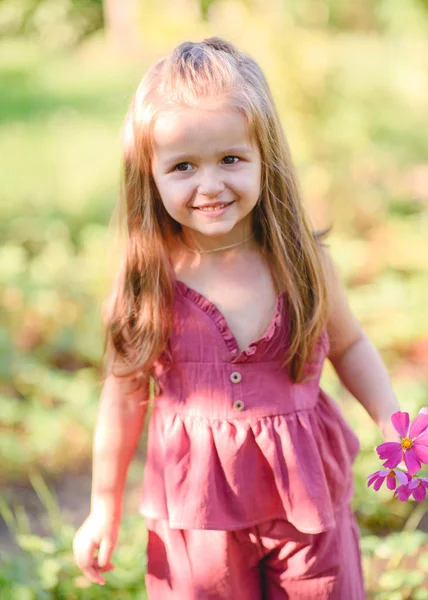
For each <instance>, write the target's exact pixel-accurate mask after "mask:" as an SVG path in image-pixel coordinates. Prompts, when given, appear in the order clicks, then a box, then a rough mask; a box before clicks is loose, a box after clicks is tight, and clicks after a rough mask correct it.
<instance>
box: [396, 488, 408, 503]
mask: <svg viewBox="0 0 428 600" xmlns="http://www.w3.org/2000/svg"><path fill="white" fill-rule="evenodd" d="M410 494H411V490H409V487H408V486H407V485H400V486H399V487H398V488H397V489H396V490H395V492H394V496H397V498H398V499H399V500H400V502H405V501H406V500H408V499H409V497H410Z"/></svg>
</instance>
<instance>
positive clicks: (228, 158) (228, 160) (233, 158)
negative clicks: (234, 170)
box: [223, 156, 239, 165]
mask: <svg viewBox="0 0 428 600" xmlns="http://www.w3.org/2000/svg"><path fill="white" fill-rule="evenodd" d="M223 161H226V164H227V165H235V164H236V162H238V161H239V158H238V157H237V156H225V157H224V158H223ZM235 161H236V162H235Z"/></svg>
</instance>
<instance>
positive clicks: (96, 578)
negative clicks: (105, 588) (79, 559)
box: [82, 567, 105, 585]
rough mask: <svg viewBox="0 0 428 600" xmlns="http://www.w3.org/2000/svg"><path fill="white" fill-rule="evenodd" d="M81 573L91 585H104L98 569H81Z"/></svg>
mask: <svg viewBox="0 0 428 600" xmlns="http://www.w3.org/2000/svg"><path fill="white" fill-rule="evenodd" d="M82 573H83V574H84V575H85V577H87V578H88V579H89V580H90V581H92V582H93V583H99V584H100V585H104V584H105V579H104V578H103V577H101V575H100V573H99V571H98V567H85V568H84V569H82Z"/></svg>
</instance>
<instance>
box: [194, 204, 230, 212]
mask: <svg viewBox="0 0 428 600" xmlns="http://www.w3.org/2000/svg"><path fill="white" fill-rule="evenodd" d="M225 206H227V204H218V205H217V206H206V207H205V208H202V207H199V210H203V211H212V210H220V208H224V207H225Z"/></svg>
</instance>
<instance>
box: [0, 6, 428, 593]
mask: <svg viewBox="0 0 428 600" xmlns="http://www.w3.org/2000/svg"><path fill="white" fill-rule="evenodd" d="M30 4H31V3H30V2H25V1H24V0H17V1H15V0H13V2H11V1H10V0H2V1H0V29H2V30H3V31H4V30H5V23H7V22H11V21H7V18H9V17H7V15H6V10H7V11H9V12H8V13H7V14H8V15H9V16H10V15H12V16H10V19H12V21H13V19H14V18H15V17H14V16H13V15H14V14H15V16H16V19H17V20H16V21H13V22H16V23H17V22H18V20H19V19H18V17H19V18H20V17H21V16H22V14H23V13H22V10H23V7H29V6H30ZM34 4H36V3H34ZM89 4H90V3H89V1H88V3H87V5H88V6H89ZM92 4H93V5H94V6H95V4H98V5H99V3H97V2H93V3H92ZM207 4H208V3H207ZM43 5H45V7H46V6H48V3H47V2H45V1H44V0H43V2H42V1H41V2H40V3H38V6H39V9H38V10H40V11H42V10H45V9H43ZM52 6H53V5H52ZM72 6H74V7H78V3H77V2H72V1H71V0H59V1H58V2H55V7H56V8H55V9H54V10H53V11H51V10H49V11H47V13H46V14H47V17H46V19H47V21H46V23H47V22H49V23H50V24H49V27H48V25H46V24H45V25H44V26H43V27H46V28H45V29H43V28H42V29H41V30H40V31H41V33H40V35H39V36H37V35H36V34H34V35H32V40H33V41H28V38H29V31H30V30H26V29H25V28H24V29H21V31H22V34H23V35H24V34H25V35H26V36H27V40H25V39H22V38H21V39H19V40H17V39H12V38H10V39H8V40H3V41H2V42H1V47H0V83H1V86H2V95H1V96H0V115H1V117H0V133H1V135H0V153H1V155H2V167H3V168H2V203H1V204H0V236H1V239H2V247H1V248H0V303H1V311H0V348H1V351H0V356H1V359H0V401H1V403H2V411H1V415H0V453H1V454H2V457H3V461H2V470H1V481H0V482H1V483H2V484H3V486H4V488H5V489H6V490H8V489H9V487H10V486H11V484H12V483H13V482H21V483H25V482H26V481H27V480H28V477H29V475H30V474H31V473H32V472H33V471H34V469H35V468H38V469H41V470H42V472H43V473H44V474H45V475H47V476H49V477H57V478H58V477H59V476H60V474H61V473H64V472H70V471H78V470H79V468H81V467H82V465H87V463H88V460H89V457H90V448H91V434H92V427H93V421H94V417H95V411H96V405H97V401H98V395H99V387H100V381H99V374H100V371H99V360H100V356H101V351H102V330H101V303H102V300H103V298H104V297H105V294H106V292H107V290H108V286H109V282H110V280H111V278H112V276H113V274H114V265H115V261H116V260H117V248H116V246H115V245H114V243H113V241H112V240H113V236H112V231H113V228H112V227H110V226H109V219H110V215H111V212H112V210H113V207H114V204H115V201H116V197H117V194H118V187H119V186H118V183H119V174H120V139H119V137H120V136H119V132H120V127H121V123H122V119H123V115H124V112H125V110H126V108H127V105H128V102H129V100H130V98H131V95H132V93H133V91H134V89H135V87H136V85H137V83H138V80H139V78H140V76H141V74H142V73H143V72H144V70H145V69H146V67H147V66H148V65H149V64H150V63H151V62H152V61H153V60H154V59H156V58H158V57H159V56H161V55H163V54H164V53H165V52H166V51H167V50H169V49H170V48H171V47H172V46H173V45H174V44H176V43H177V42H179V41H182V40H183V39H200V38H202V37H205V36H209V35H222V36H224V37H226V38H229V39H231V40H232V41H235V42H236V43H237V44H238V45H239V46H240V47H242V48H244V49H247V50H249V51H251V52H253V50H254V49H257V51H255V50H254V52H253V54H254V55H255V57H256V58H257V59H258V61H259V62H260V64H261V66H262V68H263V69H264V71H265V72H266V75H267V78H268V80H269V82H270V84H271V86H272V90H273V94H274V96H275V98H276V99H277V103H278V107H279V111H280V114H281V118H282V120H283V123H284V125H285V129H286V133H287V136H288V139H289V142H290V146H291V148H292V152H293V156H294V160H295V162H296V165H297V168H298V171H299V174H300V176H301V182H302V190H303V194H304V197H305V201H306V204H307V207H308V210H309V212H310V214H311V216H312V221H313V223H314V226H315V227H322V226H324V225H327V224H329V223H330V222H333V223H334V229H333V234H332V235H331V237H330V238H329V243H330V250H331V253H332V255H333V258H334V259H335V261H336V262H337V264H338V267H339V270H340V273H341V274H342V276H343V280H344V282H345V284H346V286H347V287H348V290H349V301H350V304H351V308H352V309H353V311H354V313H355V314H356V316H357V318H358V319H359V320H360V322H361V323H362V325H363V328H364V329H365V331H366V332H367V334H368V336H369V337H370V339H371V340H372V341H373V343H374V345H375V346H376V347H377V348H378V349H379V351H380V353H381V355H382V357H383V358H384V360H385V362H386V365H387V367H388V370H389V372H390V374H391V378H392V380H393V385H394V390H395V392H396V394H397V397H398V398H399V399H400V403H401V404H402V408H403V410H406V411H408V412H409V413H412V414H417V412H418V410H419V409H420V408H421V407H422V406H426V405H427V404H428V402H427V400H428V381H427V377H426V372H427V367H428V324H427V319H426V306H427V302H428V283H427V278H426V265H427V264H428V254H427V252H428V247H427V244H426V239H427V225H428V196H427V189H428V186H427V181H428V170H427V167H426V140H425V132H426V130H427V127H428V116H427V112H426V105H427V100H428V87H427V81H426V77H425V73H426V68H427V57H428V48H427V41H426V33H425V31H426V24H427V17H426V12H425V8H424V6H425V4H424V2H423V1H422V0H420V1H419V2H418V1H416V0H411V1H408V2H406V3H403V2H401V1H398V2H391V1H388V0H382V1H381V0H378V1H376V2H361V3H359V4H358V6H357V5H355V6H354V5H353V4H352V5H351V4H350V3H348V5H346V3H341V2H336V0H331V1H330V0H328V1H327V0H326V1H323V0H319V1H317V2H313V1H312V0H310V1H309V0H307V1H306V0H302V2H299V3H285V2H274V3H267V4H266V3H265V4H264V5H263V6H262V7H261V8H258V7H257V6H256V4H255V3H253V4H252V3H250V2H240V1H239V0H227V1H226V0H225V1H220V0H218V1H215V2H212V3H210V6H209V10H208V12H207V18H208V20H207V21H206V22H204V23H201V20H200V14H199V12H198V11H197V10H196V11H195V10H194V7H195V3H194V2H191V1H190V0H189V1H187V0H181V1H180V2H179V3H170V2H168V1H167V0H159V2H158V3H156V4H153V3H144V11H145V12H144V15H145V18H144V21H143V22H141V25H140V26H141V34H142V38H143V39H144V42H145V43H144V47H145V52H144V54H143V55H142V56H141V57H140V60H139V62H138V63H137V62H134V63H126V64H125V63H123V62H121V61H120V59H119V58H118V57H117V56H114V55H112V54H109V53H108V51H107V50H106V48H105V47H104V46H103V44H102V41H101V40H100V39H98V38H97V36H93V37H91V38H88V39H87V41H86V43H85V44H82V45H80V46H78V47H77V48H76V49H75V50H74V51H73V52H69V53H67V52H64V51H63V52H57V51H56V52H51V50H50V49H52V48H55V49H57V48H60V47H62V48H63V47H67V46H72V45H73V44H74V43H76V41H77V40H78V39H80V37H81V34H80V33H79V31H81V30H80V29H79V27H80V26H79V27H76V31H77V32H78V33H77V34H76V33H75V32H74V27H75V22H73V19H72V18H69V16H68V15H71V13H70V12H69V11H71V10H72ZM73 10H74V9H73ZM97 10H98V9H97ZM14 11H15V12H14ZM20 11H21V13H20ZM55 11H57V12H55ZM61 11H63V12H61ZM79 11H80V15H81V16H82V18H83V14H84V13H85V11H86V9H84V8H83V5H82V4H81V5H80V8H79ZM353 11H355V12H353ZM59 13H61V15H63V16H62V17H61V18H63V22H64V24H65V26H66V28H70V29H69V30H68V29H62V28H61V27H62V26H61V27H59V26H58V24H60V23H61V19H59V20H58V21H57V20H56V19H57V18H58V14H59ZM357 13H358V14H357ZM36 14H37V13H36V12H35V13H34V15H36ZM39 14H43V13H42V12H40V13H39ZM353 15H354V16H353ZM358 15H362V16H358ZM6 17H7V18H6ZM12 17H13V18H12ZM79 18H80V17H79ZM43 22H44V21H43V19H42V18H40V23H43ZM16 31H18V29H17V30H16ZM49 31H51V32H52V36H53V37H52V38H50V39H49V36H50V33H49V34H48V32H49ZM67 31H69V32H70V33H67ZM67 36H69V37H67ZM34 39H36V40H38V44H35V43H34ZM322 385H323V387H324V388H325V389H326V390H327V391H328V392H329V393H330V394H331V396H332V397H333V398H334V399H335V400H337V401H338V403H340V405H341V408H342V409H343V412H344V414H345V417H346V419H347V420H348V422H349V423H352V425H353V426H354V428H355V431H356V433H357V435H358V436H359V438H360V441H361V452H360V454H359V456H358V459H357V461H356V463H355V465H354V473H355V496H354V498H353V508H354V510H355V512H356V514H357V517H358V521H359V524H360V528H361V532H362V536H363V552H364V556H365V561H364V568H365V573H366V575H367V580H368V582H369V586H370V593H371V594H372V596H371V597H373V598H388V600H394V598H400V599H401V598H403V599H404V598H415V599H416V600H418V599H419V600H421V599H423V598H426V597H427V595H426V594H425V595H424V593H425V590H424V588H423V584H422V583H421V582H420V578H421V575H420V573H421V572H422V571H423V569H425V571H426V555H427V551H428V550H427V547H426V537H422V535H421V533H422V532H421V531H418V530H417V528H418V527H419V522H420V516H421V515H418V513H417V512H416V508H415V503H413V502H408V503H400V502H398V501H397V500H396V499H395V500H394V499H391V498H390V497H389V493H388V491H387V490H380V491H379V493H378V494H376V493H374V492H372V490H367V487H366V475H367V474H368V473H370V472H372V471H374V470H375V469H376V468H377V455H376V452H375V450H374V449H375V446H376V445H377V444H379V443H381V442H382V441H383V440H382V439H381V436H380V434H379V432H378V430H377V429H376V427H375V426H374V424H373V422H372V421H371V420H370V418H369V417H368V415H367V414H366V413H365V411H364V410H363V409H362V407H361V406H360V405H359V404H358V403H357V402H354V401H352V399H351V398H350V396H349V394H348V393H347V392H346V390H345V389H344V388H343V386H341V385H340V384H339V382H338V380H337V378H336V377H335V376H334V373H333V371H332V368H331V365H329V364H327V365H326V369H325V372H324V375H323V381H322ZM421 504H424V503H421ZM7 506H9V505H8V504H5V502H3V504H2V515H3V519H5V520H7V522H8V525H9V527H11V528H12V530H15V531H16V533H17V541H18V543H19V544H20V545H21V549H22V551H21V554H20V555H18V556H17V557H3V560H4V562H3V565H2V566H1V567H0V582H1V584H0V587H1V585H3V586H9V587H5V589H7V590H8V592H9V591H10V597H11V599H13V598H14V596H13V595H12V594H14V595H15V597H17V598H19V600H21V599H23V600H25V598H26V597H28V598H48V599H49V600H50V599H54V598H55V599H56V598H61V600H62V598H64V600H65V598H67V599H69V598H74V597H75V598H85V599H88V600H92V598H97V597H100V598H101V597H104V596H100V595H98V596H97V595H96V594H101V593H102V592H105V590H100V589H98V588H95V587H89V588H86V587H80V588H79V586H83V585H84V583H83V580H82V579H79V576H78V574H77V571H76V570H73V569H74V567H73V565H72V561H71V556H70V540H71V535H72V528H71V527H70V526H68V525H66V524H59V525H58V526H57V528H56V529H54V530H53V531H52V534H51V535H50V536H48V537H46V538H40V539H39V538H37V536H36V537H32V536H33V535H34V534H33V533H32V532H31V531H29V529H28V527H27V528H26V526H25V517H24V516H23V515H24V513H23V511H19V510H18V509H17V508H15V510H14V511H12V512H10V511H11V509H10V508H9V509H8V508H7ZM50 510H51V511H52V510H53V509H52V507H51V509H50ZM8 511H9V512H8ZM48 514H49V515H50V520H51V521H52V514H53V513H52V512H50V513H49V511H48ZM17 519H18V522H19V523H18V524H17V522H16V520H17ZM57 519H59V517H58V515H57ZM18 526H19V527H18ZM17 527H18V529H17ZM131 529H132V535H128V533H129V532H130V530H131ZM144 535H145V533H144V528H143V526H142V524H141V520H140V519H139V518H137V519H130V520H129V522H128V523H126V524H125V529H124V532H123V534H122V538H123V539H122V538H121V539H122V542H121V544H120V548H121V549H122V550H120V548H119V547H118V553H120V552H121V551H122V552H124V555H123V559H122V558H120V556H121V555H120V554H118V565H119V564H120V565H122V560H123V564H124V565H125V564H126V565H128V564H129V563H128V562H127V560H128V559H127V558H126V556H128V558H129V559H130V560H131V557H132V555H131V552H133V550H135V547H134V546H133V545H132V544H133V539H134V538H136V539H138V544H139V545H138V544H137V546H138V548H139V550H138V552H140V551H141V548H142V540H144ZM131 549H133V550H131ZM127 552H128V554H127ZM137 556H138V557H139V558H140V557H141V554H137ZM141 560H142V559H141ZM131 562H132V561H131ZM45 563H46V565H47V566H46V567H44V565H45ZM141 564H142V563H141ZM134 567H135V569H134ZM44 569H45V571H44ZM124 570H126V569H124ZM130 570H131V572H132V573H134V571H135V579H132V581H130V580H127V579H126V578H125V579H123V580H122V575H121V576H120V577H119V573H120V571H119V566H118V569H117V571H116V572H115V573H111V574H108V575H107V578H108V581H109V586H111V587H109V588H108V589H109V592H110V593H111V597H112V598H118V599H119V598H123V599H124V600H125V599H126V598H132V597H134V596H132V595H131V596H130V595H129V594H133V593H134V592H135V593H137V590H142V589H143V587H142V586H143V583H142V581H141V572H140V571H139V566H138V565H134V566H133V567H132V566H131V569H130ZM115 577H116V578H117V582H116V583H113V582H114V581H116V579H115ZM123 577H125V575H124V574H123ZM119 580H121V581H126V582H127V583H126V585H127V587H126V589H119V585H120V582H119ZM43 582H44V583H43ZM46 582H47V583H46ZM49 582H50V583H49ZM52 582H53V583H52ZM128 584H129V585H128ZM49 585H53V587H49ZM43 586H45V587H43ZM115 586H116V587H115ZM2 589H3V588H2ZM12 590H13V591H12ZM55 594H56V595H55ZM61 594H62V595H61ZM72 594H75V595H74V596H73V595H72ZM91 594H92V595H91ZM113 594H116V595H115V596H114V595H113ZM126 594H128V595H126ZM109 597H110V596H109ZM6 598H8V596H6Z"/></svg>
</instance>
